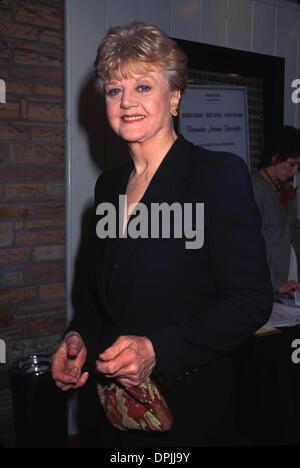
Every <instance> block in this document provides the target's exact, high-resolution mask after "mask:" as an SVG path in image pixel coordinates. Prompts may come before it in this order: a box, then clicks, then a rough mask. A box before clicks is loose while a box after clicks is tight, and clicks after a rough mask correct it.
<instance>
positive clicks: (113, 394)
mask: <svg viewBox="0 0 300 468" xmlns="http://www.w3.org/2000/svg"><path fill="white" fill-rule="evenodd" d="M96 387H97V392H98V395H99V398H100V401H101V404H102V406H103V409H104V412H105V413H106V416H107V418H108V419H109V421H110V422H111V423H112V424H113V425H114V426H115V427H117V428H118V429H121V430H128V429H138V430H142V431H167V430H169V429H170V428H171V426H172V423H173V418H172V415H171V413H170V410H169V408H168V406H167V403H166V401H165V399H164V397H163V396H162V394H161V393H160V391H159V390H158V388H157V386H156V385H155V384H154V383H153V381H152V380H151V379H150V378H148V379H146V380H145V382H143V383H142V384H141V385H139V386H138V387H133V386H130V387H124V386H122V385H121V384H119V383H118V382H116V381H112V382H109V383H107V384H102V383H99V382H97V383H96Z"/></svg>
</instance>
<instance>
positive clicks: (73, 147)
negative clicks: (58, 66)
mask: <svg viewBox="0 0 300 468" xmlns="http://www.w3.org/2000/svg"><path fill="white" fill-rule="evenodd" d="M88 5H89V8H87V7H86V4H85V5H84V4H83V2H82V0H66V15H65V23H66V26H65V27H66V44H67V47H66V198H67V200H66V201H67V203H66V204H67V240H66V270H67V275H66V276H67V279H66V282H67V318H68V319H70V317H71V316H72V312H73V311H72V304H71V288H72V281H73V275H74V268H75V260H76V255H77V252H78V248H79V243H80V238H81V221H82V216H83V213H84V211H85V208H86V206H87V204H89V203H90V202H91V200H92V198H93V189H92V187H93V185H94V183H95V179H96V177H97V175H98V173H99V170H97V167H96V166H95V164H94V162H93V160H92V158H91V154H90V148H89V140H88V136H87V133H86V131H85V129H84V128H83V126H82V125H81V118H80V116H79V114H80V111H79V108H80V102H81V99H82V94H83V92H84V89H85V87H86V86H87V83H88V82H89V80H90V77H91V76H92V75H93V74H94V70H93V63H94V60H95V57H96V51H97V46H98V44H99V42H100V40H101V38H102V37H103V34H104V5H103V2H99V0H89V1H88ZM91 16H92V17H93V18H94V21H91Z"/></svg>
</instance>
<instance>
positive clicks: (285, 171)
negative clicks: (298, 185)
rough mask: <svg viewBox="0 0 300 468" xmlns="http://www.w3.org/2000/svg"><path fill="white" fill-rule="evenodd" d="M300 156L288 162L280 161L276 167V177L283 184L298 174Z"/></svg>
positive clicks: (289, 159)
mask: <svg viewBox="0 0 300 468" xmlns="http://www.w3.org/2000/svg"><path fill="white" fill-rule="evenodd" d="M299 164H300V156H298V157H297V158H288V159H287V160H286V161H278V162H277V163H276V160H275V165H274V166H273V167H274V172H275V177H276V179H277V180H280V181H281V182H286V181H287V180H288V179H290V178H291V177H293V176H294V175H295V174H297V172H298V167H299Z"/></svg>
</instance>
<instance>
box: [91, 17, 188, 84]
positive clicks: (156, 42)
mask: <svg viewBox="0 0 300 468" xmlns="http://www.w3.org/2000/svg"><path fill="white" fill-rule="evenodd" d="M139 64H140V67H139ZM132 66H134V68H133V67H132ZM95 67H96V75H97V77H98V82H99V81H100V83H99V84H100V85H101V88H103V84H104V82H105V81H109V80H111V79H112V78H113V77H116V76H118V73H119V72H121V74H122V75H123V76H126V71H130V69H132V68H133V69H134V70H135V71H139V70H141V71H142V70H143V71H145V69H147V68H148V69H149V68H150V69H151V68H153V67H159V68H160V69H161V70H162V71H163V72H165V74H166V78H167V81H168V85H169V88H170V90H171V91H175V90H180V91H181V92H183V91H184V89H185V87H186V84H187V57H186V55H185V53H184V52H183V51H182V50H181V49H180V48H179V46H178V44H177V43H176V42H175V41H174V40H173V39H170V38H169V37H168V36H167V35H166V34H165V33H164V32H163V31H161V30H160V29H159V28H158V27H157V26H154V25H151V24H146V23H142V22H138V21H134V22H133V23H130V24H128V25H125V26H114V27H112V28H110V29H109V30H108V32H107V34H106V36H105V37H104V39H103V40H102V42H101V43H100V46H99V48H98V54H97V59H96V62H95Z"/></svg>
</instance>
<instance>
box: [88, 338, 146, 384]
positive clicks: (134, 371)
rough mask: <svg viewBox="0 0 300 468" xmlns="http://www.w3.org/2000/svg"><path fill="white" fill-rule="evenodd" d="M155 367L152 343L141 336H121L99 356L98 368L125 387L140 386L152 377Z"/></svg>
mask: <svg viewBox="0 0 300 468" xmlns="http://www.w3.org/2000/svg"><path fill="white" fill-rule="evenodd" d="M154 366H155V353H154V349H153V346H152V343H151V341H150V340H149V339H148V338H146V337H141V336H131V335H129V336H120V337H119V338H118V339H117V340H116V341H115V342H114V344H113V345H112V346H110V347H109V348H107V349H106V350H105V351H104V352H103V353H101V354H99V360H97V361H96V367H97V370H98V371H99V372H101V373H102V374H104V375H105V376H106V377H110V378H115V379H118V381H119V382H120V383H121V384H122V385H124V386H130V385H133V386H138V385H140V384H141V383H142V382H144V381H145V380H146V379H147V377H149V376H150V374H151V372H152V369H153V368H154Z"/></svg>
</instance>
